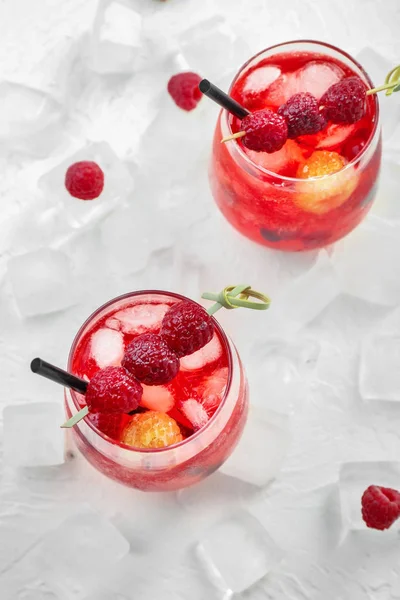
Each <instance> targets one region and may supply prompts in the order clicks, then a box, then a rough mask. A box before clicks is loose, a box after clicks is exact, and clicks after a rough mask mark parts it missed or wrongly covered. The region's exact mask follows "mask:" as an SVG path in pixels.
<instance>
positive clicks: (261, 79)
mask: <svg viewBox="0 0 400 600" xmlns="http://www.w3.org/2000/svg"><path fill="white" fill-rule="evenodd" d="M349 76H356V77H358V78H360V80H361V81H362V82H363V84H364V85H365V86H366V87H367V88H372V87H373V85H372V82H371V81H370V79H369V77H368V75H367V74H366V73H365V72H364V71H363V69H362V67H361V66H360V65H358V63H356V61H354V60H353V59H352V58H351V57H350V56H349V55H347V54H346V53H344V52H342V51H341V50H338V49H337V48H334V47H333V46H329V45H327V44H320V43H317V42H311V41H299V42H290V43H287V44H281V45H278V46H274V47H272V48H270V49H268V50H265V51H263V52H261V53H260V54H258V55H257V56H255V57H254V58H252V59H251V60H250V61H249V62H248V63H247V64H246V65H245V66H244V67H243V68H242V69H241V70H240V72H239V73H238V75H237V76H236V78H235V79H234V81H233V83H232V86H231V89H230V92H229V93H230V95H231V96H232V97H233V98H234V99H235V100H236V101H238V102H239V103H240V104H241V105H242V106H244V107H245V108H247V109H248V110H249V111H251V112H253V111H257V110H262V109H270V110H272V111H274V112H277V111H278V109H279V107H280V106H282V105H283V104H284V103H286V102H287V101H288V100H289V98H291V97H293V96H294V95H295V94H298V93H301V92H308V93H310V94H312V95H313V96H314V97H315V98H316V99H317V100H320V99H321V97H322V96H323V95H324V93H325V92H326V91H327V90H328V88H330V87H331V86H332V85H334V84H335V83H338V82H339V81H341V80H342V79H344V78H346V77H349ZM378 115H379V108H378V101H377V97H376V95H370V96H367V98H366V107H365V114H364V116H363V117H362V118H361V119H359V120H358V121H357V122H355V123H351V124H338V123H332V122H328V123H327V125H326V127H325V128H324V129H322V130H321V131H320V132H318V133H316V134H311V135H300V136H298V137H296V138H294V139H287V141H286V143H285V144H284V146H283V147H282V149H281V150H278V151H277V152H273V153H270V154H268V153H267V152H255V151H253V150H249V149H248V148H246V146H245V145H244V143H243V139H242V138H239V139H236V140H232V141H230V142H227V143H225V144H221V139H222V138H224V137H227V136H229V135H230V134H232V133H236V132H238V131H240V129H241V123H240V120H239V119H237V118H236V117H234V116H232V115H230V114H228V113H227V112H226V111H225V110H223V111H221V114H220V117H219V120H218V123H217V127H216V132H215V137H214V144H213V156H212V161H211V168H210V181H211V187H212V191H213V195H214V197H215V200H216V202H217V204H218V206H219V208H220V210H221V211H222V213H223V214H224V215H225V217H226V218H227V219H228V221H229V222H230V223H231V224H232V225H233V226H234V227H235V228H236V229H237V230H238V231H240V232H241V233H243V234H244V235H245V236H247V237H248V238H250V239H252V240H254V241H256V242H259V243H260V244H264V245H266V246H270V247H271V248H275V249H279V250H286V251H299V250H308V249H312V248H319V247H323V246H326V245H327V244H330V243H332V242H335V241H336V240H338V239H340V238H341V237H343V236H345V235H346V234H347V233H349V232H350V231H351V230H352V229H354V227H356V226H357V224H358V223H359V222H360V221H361V220H362V219H363V218H364V216H365V215H366V213H367V212H368V210H369V209H370V207H371V204H372V201H373V199H374V195H375V191H376V184H377V178H378V174H379V167H380V160H381V143H380V133H379V123H378V120H379V119H378ZM332 163H336V164H338V165H339V167H338V168H336V170H335V172H330V170H331V171H332V169H331V166H332ZM325 167H326V169H325ZM326 172H328V173H329V174H324V173H326Z"/></svg>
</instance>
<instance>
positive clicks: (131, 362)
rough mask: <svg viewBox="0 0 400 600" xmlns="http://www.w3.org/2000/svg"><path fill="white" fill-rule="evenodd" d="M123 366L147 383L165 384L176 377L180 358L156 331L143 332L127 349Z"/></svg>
mask: <svg viewBox="0 0 400 600" xmlns="http://www.w3.org/2000/svg"><path fill="white" fill-rule="evenodd" d="M122 366H123V367H125V369H126V370H127V371H129V373H130V374H131V375H133V376H134V377H136V379H138V380H139V381H141V382H142V383H145V384H146V385H163V384H165V383H169V382H170V381H172V379H174V377H176V375H177V374H178V371H179V358H178V357H177V355H176V354H175V353H174V352H173V351H172V350H171V349H170V348H169V347H168V345H167V344H166V342H165V341H164V340H163V339H162V337H161V336H159V335H157V334H156V333H143V334H142V335H139V336H138V337H137V338H135V339H134V340H133V342H131V343H130V344H129V346H128V347H127V349H126V350H125V355H124V358H123V359H122Z"/></svg>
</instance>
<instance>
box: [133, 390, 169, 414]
mask: <svg viewBox="0 0 400 600" xmlns="http://www.w3.org/2000/svg"><path fill="white" fill-rule="evenodd" d="M142 388H143V396H142V399H141V400H140V404H141V406H144V407H145V408H149V409H150V410H158V411H159V412H164V413H167V412H169V411H170V410H172V408H173V407H174V404H175V398H174V396H173V394H172V392H171V391H170V390H169V389H168V388H167V387H166V386H164V385H144V384H143V383H142Z"/></svg>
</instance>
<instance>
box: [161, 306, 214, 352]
mask: <svg viewBox="0 0 400 600" xmlns="http://www.w3.org/2000/svg"><path fill="white" fill-rule="evenodd" d="M160 333H161V336H162V337H163V339H164V340H165V341H166V343H167V344H168V346H169V347H170V348H171V350H173V351H174V352H175V353H176V354H177V356H179V358H180V357H182V356H187V355H188V354H193V352H196V351H197V350H200V348H203V346H205V345H206V344H208V342H209V341H210V340H211V338H212V337H213V334H214V325H213V322H212V319H211V317H210V315H209V314H208V313H207V311H206V310H205V309H204V308H203V307H202V306H199V305H198V304H196V303H195V302H191V301H190V300H184V301H182V302H178V303H177V304H174V305H173V306H171V308H170V309H169V310H168V311H167V312H166V313H165V315H164V318H163V320H162V323H161V331H160Z"/></svg>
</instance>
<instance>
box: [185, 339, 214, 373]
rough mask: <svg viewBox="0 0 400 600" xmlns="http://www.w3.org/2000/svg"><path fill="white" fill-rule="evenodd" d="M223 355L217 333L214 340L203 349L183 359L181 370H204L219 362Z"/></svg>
mask: <svg viewBox="0 0 400 600" xmlns="http://www.w3.org/2000/svg"><path fill="white" fill-rule="evenodd" d="M221 354H222V346H221V342H220V341H219V338H218V335H217V334H216V333H215V334H214V337H213V338H212V340H211V341H210V342H208V344H206V345H205V346H203V348H200V350H197V352H193V354H189V356H184V357H183V358H181V369H183V370H185V371H196V370H197V369H202V368H203V367H205V366H206V365H208V364H211V363H213V362H215V361H216V360H218V358H219V357H220V356H221Z"/></svg>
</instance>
